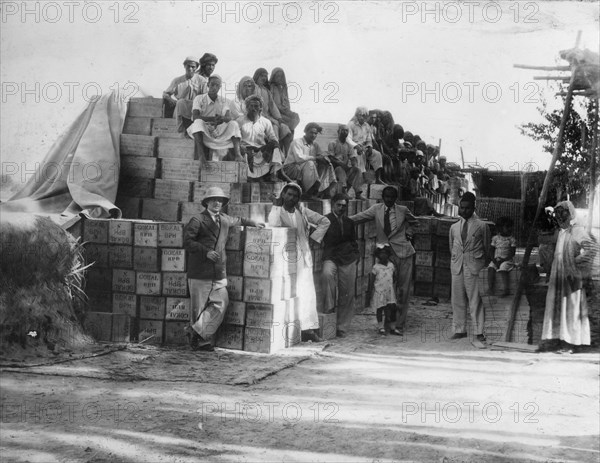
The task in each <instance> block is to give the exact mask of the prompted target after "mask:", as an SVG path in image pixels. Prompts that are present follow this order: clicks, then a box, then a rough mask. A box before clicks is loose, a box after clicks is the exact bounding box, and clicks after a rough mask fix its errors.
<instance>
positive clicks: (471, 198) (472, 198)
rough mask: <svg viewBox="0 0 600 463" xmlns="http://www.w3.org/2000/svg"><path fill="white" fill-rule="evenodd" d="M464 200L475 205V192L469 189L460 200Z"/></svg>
mask: <svg viewBox="0 0 600 463" xmlns="http://www.w3.org/2000/svg"><path fill="white" fill-rule="evenodd" d="M463 201H465V202H468V203H471V204H473V205H475V195H474V194H473V193H471V192H470V191H467V192H466V193H465V194H464V195H462V196H461V198H460V202H461V203H462V202H463Z"/></svg>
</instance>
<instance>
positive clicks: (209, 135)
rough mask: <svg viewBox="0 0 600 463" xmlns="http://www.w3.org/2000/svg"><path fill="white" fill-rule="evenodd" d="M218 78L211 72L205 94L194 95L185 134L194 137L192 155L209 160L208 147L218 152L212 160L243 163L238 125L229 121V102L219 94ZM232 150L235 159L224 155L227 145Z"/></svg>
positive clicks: (220, 82) (220, 83)
mask: <svg viewBox="0 0 600 463" xmlns="http://www.w3.org/2000/svg"><path fill="white" fill-rule="evenodd" d="M221 85H222V80H221V77H219V76H218V75H216V74H214V75H212V76H210V78H209V79H208V93H205V94H204V95H199V96H197V97H196V98H194V104H193V110H192V119H193V121H194V122H193V123H192V125H191V126H190V127H189V128H188V129H187V133H188V134H189V135H190V136H191V137H192V138H193V139H194V141H195V144H194V155H195V158H196V159H200V160H201V161H203V162H204V161H206V160H211V159H209V152H208V149H213V150H216V151H217V152H218V153H221V154H218V155H217V156H216V159H212V160H214V161H223V160H235V161H240V162H243V161H244V158H242V156H241V153H240V127H239V126H238V124H237V122H235V121H234V120H232V117H231V111H230V102H229V101H228V100H227V99H225V98H223V97H221V96H219V90H221ZM232 147H233V151H234V155H235V159H226V158H227V157H228V156H227V155H226V154H223V153H224V152H226V150H227V149H228V148H232Z"/></svg>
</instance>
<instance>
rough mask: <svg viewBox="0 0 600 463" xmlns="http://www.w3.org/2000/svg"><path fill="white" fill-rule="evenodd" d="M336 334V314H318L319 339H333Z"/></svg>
mask: <svg viewBox="0 0 600 463" xmlns="http://www.w3.org/2000/svg"><path fill="white" fill-rule="evenodd" d="M336 334H337V314H336V313H327V314H324V313H320V314H319V336H320V337H321V339H334V338H335V337H336Z"/></svg>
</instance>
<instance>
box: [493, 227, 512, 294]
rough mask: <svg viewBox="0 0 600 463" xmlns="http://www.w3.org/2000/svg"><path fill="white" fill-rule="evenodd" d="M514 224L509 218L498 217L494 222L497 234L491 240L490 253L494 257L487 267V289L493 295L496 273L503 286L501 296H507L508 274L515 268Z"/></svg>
mask: <svg viewBox="0 0 600 463" xmlns="http://www.w3.org/2000/svg"><path fill="white" fill-rule="evenodd" d="M513 226H514V222H513V220H512V219H511V218H510V217H500V218H499V219H498V221H497V222H496V229H497V230H498V233H497V234H496V235H495V236H494V237H493V238H492V244H491V252H492V255H493V256H494V257H493V258H492V261H491V262H490V265H489V266H488V289H489V293H490V294H494V286H495V284H496V272H497V273H499V274H500V278H501V279H502V284H503V285H504V293H503V294H502V295H503V296H508V294H509V284H508V272H510V271H511V270H512V269H513V268H514V267H515V262H514V260H513V259H514V257H515V253H516V251H517V240H516V239H515V237H514V236H513Z"/></svg>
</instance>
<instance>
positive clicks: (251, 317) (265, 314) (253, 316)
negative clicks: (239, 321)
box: [242, 301, 288, 328]
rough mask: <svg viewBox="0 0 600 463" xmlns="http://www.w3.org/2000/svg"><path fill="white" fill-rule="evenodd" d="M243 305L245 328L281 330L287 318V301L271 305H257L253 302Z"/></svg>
mask: <svg viewBox="0 0 600 463" xmlns="http://www.w3.org/2000/svg"><path fill="white" fill-rule="evenodd" d="M242 304H245V309H246V310H245V312H246V322H245V325H246V326H251V327H254V328H269V327H272V326H273V327H280V328H283V327H284V325H285V322H286V318H287V310H288V305H287V301H277V302H275V303H273V304H257V303H253V302H249V303H242Z"/></svg>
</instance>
